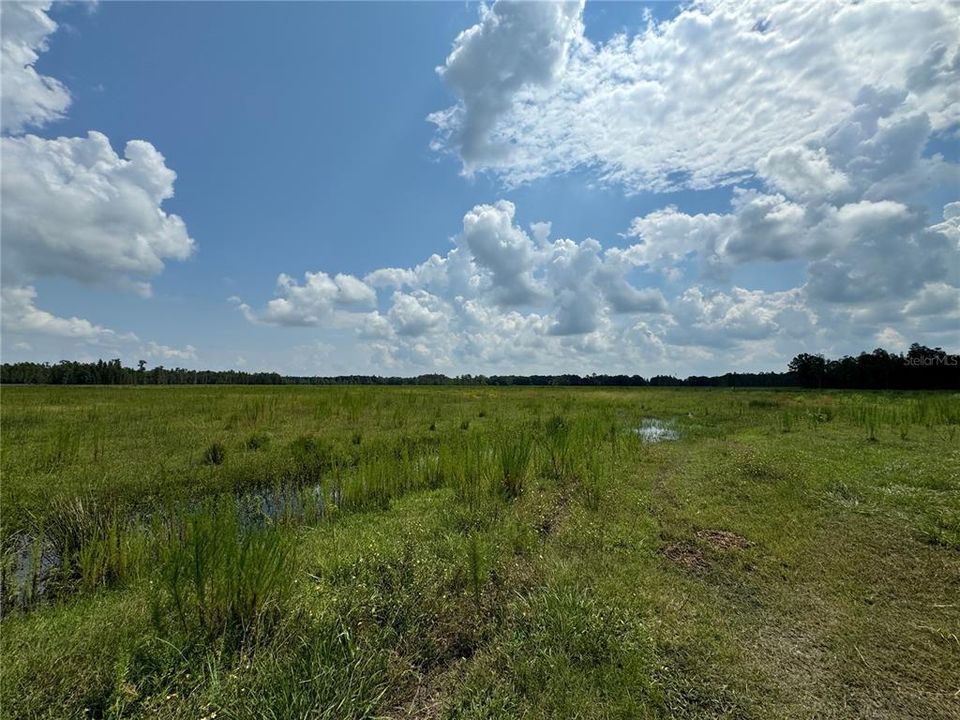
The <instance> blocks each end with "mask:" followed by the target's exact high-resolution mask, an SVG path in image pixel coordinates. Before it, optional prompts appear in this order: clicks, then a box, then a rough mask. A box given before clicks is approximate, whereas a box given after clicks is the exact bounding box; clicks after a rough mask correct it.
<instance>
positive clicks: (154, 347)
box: [140, 340, 197, 360]
mask: <svg viewBox="0 0 960 720" xmlns="http://www.w3.org/2000/svg"><path fill="white" fill-rule="evenodd" d="M140 354H141V355H143V356H145V357H149V358H158V359H160V360H196V359H197V349H196V348H195V347H194V346H193V345H186V346H184V347H182V348H176V347H170V346H168V345H160V344H159V343H156V342H153V341H152V340H151V341H150V342H149V343H147V344H146V345H145V346H144V347H142V348H141V349H140Z"/></svg>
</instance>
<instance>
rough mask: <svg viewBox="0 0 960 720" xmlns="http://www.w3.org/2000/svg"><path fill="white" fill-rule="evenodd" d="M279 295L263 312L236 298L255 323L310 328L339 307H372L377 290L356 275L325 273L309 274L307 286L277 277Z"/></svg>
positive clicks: (236, 301) (281, 275)
mask: <svg viewBox="0 0 960 720" xmlns="http://www.w3.org/2000/svg"><path fill="white" fill-rule="evenodd" d="M277 294H278V295H279V296H280V297H277V298H274V299H273V300H271V301H270V302H268V303H267V305H266V307H264V309H263V310H261V311H259V312H258V311H254V310H253V309H251V308H250V306H249V305H247V304H245V303H243V302H241V301H240V299H239V298H236V297H233V298H231V300H232V301H234V302H235V303H237V304H238V306H239V307H240V310H241V311H242V312H243V314H244V315H245V316H246V318H247V319H248V320H250V321H253V322H262V323H268V324H274V325H291V326H297V325H299V326H310V325H319V324H321V323H323V322H325V321H328V320H329V319H330V318H331V317H332V316H333V314H334V311H335V310H337V309H338V308H343V307H346V306H351V305H353V306H358V307H368V308H369V307H372V306H373V305H374V302H375V301H376V293H375V292H374V290H373V288H371V287H370V286H369V285H367V284H366V283H365V282H364V281H362V280H360V279H358V278H356V277H354V276H352V275H344V274H337V275H336V276H335V277H333V278H331V277H330V276H329V275H327V274H326V273H324V272H307V273H305V274H304V282H303V284H300V283H298V282H297V281H296V280H295V279H293V278H292V277H290V276H289V275H286V274H283V273H281V274H280V276H279V277H278V278H277Z"/></svg>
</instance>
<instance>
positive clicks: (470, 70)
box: [430, 0, 583, 173]
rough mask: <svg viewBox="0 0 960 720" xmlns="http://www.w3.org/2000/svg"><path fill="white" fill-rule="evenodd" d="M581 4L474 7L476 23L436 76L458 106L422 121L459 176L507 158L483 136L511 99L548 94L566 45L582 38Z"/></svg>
mask: <svg viewBox="0 0 960 720" xmlns="http://www.w3.org/2000/svg"><path fill="white" fill-rule="evenodd" d="M582 12H583V0H577V1H576V2H558V3H549V2H497V3H495V4H494V5H493V6H487V5H481V6H480V22H479V23H478V24H476V25H474V26H473V27H471V28H468V29H467V30H464V31H463V32H462V33H460V35H459V36H458V37H457V39H456V41H455V42H454V45H453V50H452V51H451V52H450V55H449V56H448V57H447V60H446V62H445V63H444V64H443V65H442V66H441V67H439V68H437V72H438V73H439V74H440V76H441V77H442V78H443V79H444V80H445V81H446V82H447V84H448V85H449V86H450V87H451V88H452V89H453V90H454V92H456V93H457V95H458V96H459V97H460V101H461V104H460V105H459V106H456V107H453V108H450V109H449V110H446V111H442V112H438V113H435V114H433V115H431V116H430V119H431V121H432V122H434V123H435V124H436V125H437V126H438V128H439V129H440V132H441V135H442V137H443V140H442V141H441V142H442V143H443V144H448V145H450V146H452V147H455V148H456V149H457V150H458V152H459V153H460V156H461V157H462V158H463V163H464V170H465V171H466V172H467V173H470V172H471V171H472V169H473V167H475V166H477V165H482V164H484V163H485V162H489V161H496V160H498V159H502V158H505V157H507V155H508V154H509V150H508V147H507V146H506V145H504V144H502V143H498V142H496V141H495V140H493V139H492V138H491V137H490V133H491V131H492V130H493V129H494V127H495V126H496V124H497V121H498V120H499V119H500V117H501V116H502V115H503V114H504V113H506V112H507V111H508V110H510V108H511V105H512V104H513V96H514V94H515V93H517V92H518V91H520V90H523V89H525V88H531V87H541V88H545V87H550V86H551V85H552V83H553V81H554V80H555V79H556V78H557V76H558V75H559V74H560V73H561V71H562V70H563V66H564V64H565V62H566V59H567V54H568V52H569V49H570V46H571V44H572V43H573V42H575V41H577V40H579V39H580V38H582V35H583V28H582V23H581V20H580V16H581V13H582Z"/></svg>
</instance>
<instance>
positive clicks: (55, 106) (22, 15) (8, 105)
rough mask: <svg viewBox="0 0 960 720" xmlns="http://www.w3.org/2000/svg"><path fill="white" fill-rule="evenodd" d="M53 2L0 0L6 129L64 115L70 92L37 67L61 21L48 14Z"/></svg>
mask: <svg viewBox="0 0 960 720" xmlns="http://www.w3.org/2000/svg"><path fill="white" fill-rule="evenodd" d="M50 5H51V3H49V2H42V3H21V2H4V3H0V73H2V75H3V93H2V96H0V98H2V99H0V119H2V125H0V127H2V130H3V131H4V132H11V133H19V132H22V131H23V130H24V129H25V128H27V127H29V126H40V125H45V124H46V123H48V122H51V121H53V120H58V119H59V118H62V117H63V114H64V111H66V109H67V107H68V106H69V105H70V93H69V91H68V90H67V88H66V87H64V86H63V84H62V83H61V82H60V81H59V80H56V79H55V78H52V77H47V76H45V75H41V74H40V73H38V72H37V71H36V69H35V68H34V63H36V61H37V59H38V58H39V57H40V53H42V52H44V51H45V50H46V49H47V37H48V36H49V35H50V34H52V33H53V32H54V31H55V30H56V29H57V24H56V23H55V22H54V21H53V20H51V19H50V16H49V15H47V10H49V9H50Z"/></svg>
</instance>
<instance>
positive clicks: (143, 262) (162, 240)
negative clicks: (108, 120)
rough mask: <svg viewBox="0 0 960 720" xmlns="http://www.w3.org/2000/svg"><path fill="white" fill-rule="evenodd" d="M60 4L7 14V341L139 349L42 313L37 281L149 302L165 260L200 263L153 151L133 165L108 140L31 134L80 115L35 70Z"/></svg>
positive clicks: (1, 64)
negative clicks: (167, 205)
mask: <svg viewBox="0 0 960 720" xmlns="http://www.w3.org/2000/svg"><path fill="white" fill-rule="evenodd" d="M50 5H51V3H49V2H30V3H20V2H5V3H2V4H0V74H2V78H3V80H2V93H0V116H2V131H3V133H4V136H3V137H2V138H0V152H2V157H3V163H2V168H0V194H2V198H3V202H2V204H0V233H2V236H3V244H2V248H0V251H2V281H3V331H4V333H15V334H17V335H24V336H27V337H31V336H38V337H59V338H68V339H73V340H75V341H77V342H81V343H100V344H108V343H109V344H113V345H116V344H117V343H127V344H128V345H129V343H132V342H138V339H137V337H136V336H135V335H134V334H132V333H117V332H115V331H113V330H111V329H109V328H105V327H103V326H102V325H98V324H96V323H94V322H91V321H89V320H85V319H82V318H78V317H69V318H64V317H58V316H56V315H54V314H52V313H50V312H47V311H45V310H42V309H40V308H38V307H37V305H36V299H37V291H36V289H35V285H34V284H33V282H34V281H35V280H37V279H41V278H46V277H59V278H68V279H70V280H75V281H78V282H80V283H83V284H86V285H96V286H107V287H111V288H121V289H125V290H133V291H135V292H137V293H139V294H140V295H143V296H149V295H150V294H151V291H152V287H151V285H150V282H149V278H151V277H153V276H156V275H157V274H159V273H160V272H161V271H162V270H163V269H164V264H165V261H167V260H185V259H186V258H188V257H189V256H190V255H191V254H192V253H193V251H194V247H195V243H194V241H193V239H192V238H191V237H190V236H189V234H188V232H187V228H186V225H185V224H184V222H183V220H182V219H181V218H180V217H179V216H177V215H175V214H172V213H167V212H165V211H164V210H163V208H162V207H161V206H162V204H163V202H164V201H165V200H168V199H169V198H171V197H173V184H174V181H175V180H176V173H175V172H174V171H173V170H171V169H170V168H168V167H167V166H166V162H165V160H164V157H163V155H161V154H160V152H159V151H158V150H157V149H156V148H155V147H154V146H153V145H151V144H150V143H149V142H146V141H144V140H131V141H130V142H128V143H127V144H126V146H125V148H124V153H123V157H121V156H119V155H118V154H117V153H116V152H115V151H114V150H113V148H112V146H111V144H110V141H109V139H108V138H107V137H106V136H105V135H103V134H102V133H98V132H90V133H88V134H87V136H86V137H74V138H69V137H59V138H56V139H45V138H41V137H37V136H36V135H29V134H28V135H23V134H22V133H23V132H24V131H25V130H27V129H38V128H42V127H43V126H45V125H47V124H49V123H50V122H53V121H55V120H57V119H59V118H62V117H63V115H64V113H65V111H66V109H67V107H68V106H69V104H70V93H69V91H68V90H67V88H66V87H65V86H64V85H63V84H62V83H61V82H60V81H59V80H57V79H55V78H51V77H47V76H44V75H42V74H40V73H39V72H37V70H36V68H35V63H36V62H37V60H38V58H39V56H40V53H42V52H44V51H45V50H46V49H47V40H48V37H49V36H50V35H51V34H52V33H53V32H54V31H55V30H56V29H57V24H56V23H55V22H54V21H53V20H52V19H51V18H50V16H49V15H48V14H47V11H48V10H49V9H50ZM21 343H25V344H27V345H29V343H26V341H25V340H23V341H21ZM144 350H145V351H146V352H152V353H153V354H154V355H156V356H158V357H169V358H179V359H191V358H193V357H194V355H193V353H194V350H193V348H192V347H191V346H187V349H185V350H178V349H176V348H171V347H168V346H163V345H158V344H157V343H154V342H151V343H149V345H147V346H146V347H145V348H144Z"/></svg>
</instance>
